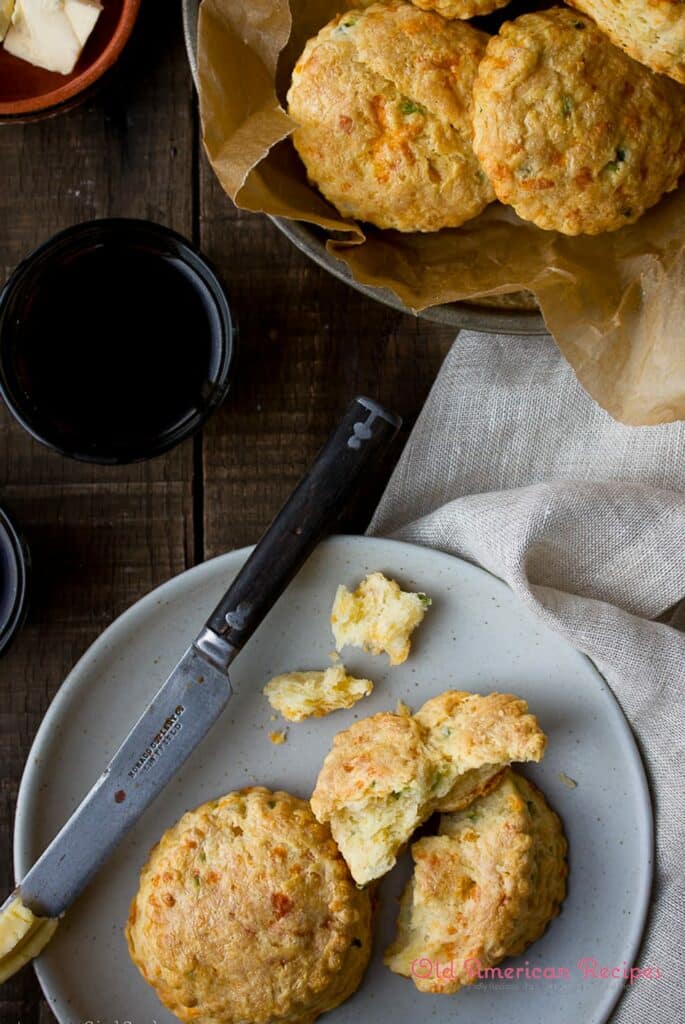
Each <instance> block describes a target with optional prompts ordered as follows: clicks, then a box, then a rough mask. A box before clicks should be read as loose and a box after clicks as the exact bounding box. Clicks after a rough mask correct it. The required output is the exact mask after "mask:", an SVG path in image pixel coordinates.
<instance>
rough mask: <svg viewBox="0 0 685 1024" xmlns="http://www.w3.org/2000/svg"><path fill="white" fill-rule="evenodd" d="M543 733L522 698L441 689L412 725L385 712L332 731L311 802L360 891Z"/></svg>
mask: <svg viewBox="0 0 685 1024" xmlns="http://www.w3.org/2000/svg"><path fill="white" fill-rule="evenodd" d="M545 743H546V739H545V735H544V733H543V732H542V730H541V729H540V727H539V725H538V723H537V720H536V719H535V718H534V716H533V715H530V714H528V713H527V705H526V702H525V701H524V700H520V699H519V698H518V697H512V696H510V695H508V694H499V693H492V694H490V695H489V696H487V697H481V696H480V695H478V694H473V693H465V692H462V691H459V690H450V691H448V692H447V693H443V694H440V696H438V697H434V698H432V699H431V700H429V701H427V702H426V704H424V705H423V707H422V708H421V709H420V710H419V711H418V712H417V713H416V715H414V716H413V717H412V716H411V715H410V714H409V713H408V712H407V713H404V714H402V713H398V714H393V713H392V712H389V711H384V712H381V713H380V714H377V715H372V716H371V717H370V718H363V719H361V720H360V721H359V722H355V723H354V725H352V726H350V728H349V729H345V730H343V731H342V732H339V733H338V734H337V736H335V738H334V740H333V749H332V750H331V751H330V753H329V754H328V755H327V756H326V758H325V760H324V763H323V766H322V768H321V771H320V773H319V777H318V779H317V782H316V787H315V789H314V793H313V794H312V799H311V804H312V810H313V811H314V814H315V815H316V817H317V818H318V820H319V821H322V822H329V823H330V827H331V832H332V833H333V838H334V839H335V841H336V843H337V844H338V847H339V848H340V852H341V853H342V855H343V857H344V858H345V860H346V862H347V864H348V866H349V869H350V871H351V873H352V877H353V878H354V880H355V881H356V882H358V883H359V884H360V885H365V884H367V883H368V882H370V881H372V880H373V879H376V878H380V877H381V876H382V875H384V874H386V872H388V871H389V870H390V869H391V868H392V866H393V865H394V863H395V861H396V859H397V856H398V854H399V853H400V852H401V850H402V849H403V848H404V846H405V844H406V843H407V842H408V841H409V839H410V838H411V835H412V833H413V832H414V831H415V830H416V829H417V828H418V826H419V825H421V824H422V823H423V822H424V821H426V819H427V818H429V817H430V815H431V814H432V813H433V812H434V811H436V810H440V811H447V810H449V811H452V810H457V809H460V808H463V807H466V806H467V805H468V804H470V803H471V802H472V801H473V800H475V799H476V798H477V797H479V796H481V795H482V794H484V793H488V792H489V791H490V790H491V789H492V788H493V787H494V786H496V785H497V783H498V782H499V780H500V779H501V777H502V773H503V772H504V771H505V769H506V768H507V766H508V764H509V762H511V761H539V760H540V759H541V758H542V755H543V753H544V750H545Z"/></svg>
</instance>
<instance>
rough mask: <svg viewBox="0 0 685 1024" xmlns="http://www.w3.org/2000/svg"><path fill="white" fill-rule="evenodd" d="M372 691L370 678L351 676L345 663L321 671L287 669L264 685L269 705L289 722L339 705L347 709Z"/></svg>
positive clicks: (321, 712) (311, 716) (323, 713)
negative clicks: (288, 670)
mask: <svg viewBox="0 0 685 1024" xmlns="http://www.w3.org/2000/svg"><path fill="white" fill-rule="evenodd" d="M372 690H373V683H372V682H371V680H370V679H355V677H354V676H349V675H348V674H347V672H346V671H345V666H344V665H341V664H338V665H331V666H330V667H329V668H327V669H326V670H325V672H287V673H285V674H284V675H280V676H274V678H273V679H272V680H271V681H270V682H268V683H267V684H266V686H265V687H264V693H265V695H266V697H267V698H268V701H269V704H271V707H272V708H274V710H275V711H280V713H281V714H282V715H283V717H284V718H287V719H288V721H289V722H302V721H304V719H305V718H320V717H322V716H323V715H328V714H330V712H331V711H337V710H338V709H340V708H351V707H352V706H353V704H356V703H357V701H358V700H361V698H362V697H368V695H369V694H370V693H371V691H372Z"/></svg>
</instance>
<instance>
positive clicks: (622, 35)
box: [569, 0, 685, 84]
mask: <svg viewBox="0 0 685 1024" xmlns="http://www.w3.org/2000/svg"><path fill="white" fill-rule="evenodd" d="M569 3H570V4H571V5H572V6H573V7H577V8H578V10H579V11H584V12H585V14H589V15H590V17H591V18H592V19H593V21H596V22H597V24H598V25H599V27H600V28H601V29H602V31H603V32H606V34H607V35H608V36H609V39H611V41H612V43H615V45H616V46H620V47H621V49H622V50H625V52H626V53H627V54H629V55H630V56H631V57H634V58H635V60H639V61H640V63H641V64H646V65H647V67H648V68H651V69H652V71H659V72H661V74H663V75H668V76H669V77H670V78H674V79H675V80H676V82H681V83H682V84H685V4H684V3H683V0H569Z"/></svg>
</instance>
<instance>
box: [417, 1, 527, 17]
mask: <svg viewBox="0 0 685 1024" xmlns="http://www.w3.org/2000/svg"><path fill="white" fill-rule="evenodd" d="M411 2H412V3H413V4H415V5H416V7H421V8H422V9H423V10H424V11H436V12H437V13H438V14H440V15H442V17H443V18H459V19H460V20H461V19H465V18H477V17H479V16H480V15H482V14H492V12H493V11H497V10H499V8H500V7H506V6H507V4H508V3H509V2H510V0H411Z"/></svg>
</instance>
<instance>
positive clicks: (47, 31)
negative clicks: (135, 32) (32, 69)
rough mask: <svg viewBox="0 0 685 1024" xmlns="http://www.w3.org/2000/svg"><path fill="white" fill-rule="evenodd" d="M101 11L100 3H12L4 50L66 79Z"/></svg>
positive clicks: (59, 0) (24, 0)
mask: <svg viewBox="0 0 685 1024" xmlns="http://www.w3.org/2000/svg"><path fill="white" fill-rule="evenodd" d="M2 2H3V3H5V2H6V0H2ZM101 11H102V6H101V4H100V3H99V0H15V2H14V6H13V11H12V19H11V22H12V23H11V25H10V27H9V30H8V31H7V35H6V36H5V49H6V50H7V52H8V53H11V54H12V55H13V56H14V57H19V58H20V59H21V60H26V61H28V62H29V63H30V64H35V65H37V67H40V68H45V69H46V70H47V71H57V72H59V73H60V74H62V75H69V74H71V72H72V71H73V70H74V68H75V66H76V62H77V61H78V59H79V57H80V56H81V51H82V50H83V47H84V46H85V44H86V40H87V39H88V37H89V35H90V33H91V32H92V31H93V28H94V27H95V23H96V22H97V20H98V18H99V16H100V13H101ZM0 25H1V17H0Z"/></svg>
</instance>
